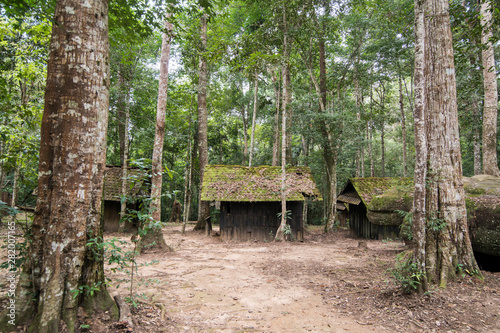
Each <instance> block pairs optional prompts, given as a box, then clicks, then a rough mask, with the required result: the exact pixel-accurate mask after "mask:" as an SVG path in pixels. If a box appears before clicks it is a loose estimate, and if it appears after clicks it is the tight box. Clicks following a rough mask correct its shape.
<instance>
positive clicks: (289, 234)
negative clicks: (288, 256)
mask: <svg viewBox="0 0 500 333" xmlns="http://www.w3.org/2000/svg"><path fill="white" fill-rule="evenodd" d="M283 236H284V237H285V240H288V241H293V240H294V239H295V236H294V235H293V231H292V226H291V225H289V224H287V225H285V227H284V228H283Z"/></svg>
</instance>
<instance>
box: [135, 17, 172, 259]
mask: <svg viewBox="0 0 500 333" xmlns="http://www.w3.org/2000/svg"><path fill="white" fill-rule="evenodd" d="M170 16H171V15H170V13H167V14H166V15H165V24H164V32H163V35H162V43H161V57H160V79H159V83H158V104H157V107H156V129H155V141H154V145H153V158H152V170H151V172H152V177H151V204H150V208H151V210H152V218H153V221H151V222H152V225H151V226H147V227H148V229H149V231H148V233H146V234H145V235H144V236H142V237H141V240H140V243H139V245H140V246H139V248H141V249H142V248H144V247H145V246H151V245H153V244H154V245H155V246H157V247H159V248H160V249H162V250H165V249H167V248H168V247H167V244H166V243H165V239H164V238H163V233H162V230H161V223H159V222H161V189H162V180H163V162H162V161H163V159H162V158H163V140H164V137H165V114H166V110H167V93H168V62H169V60H170V43H171V41H172V23H171V22H169V21H170Z"/></svg>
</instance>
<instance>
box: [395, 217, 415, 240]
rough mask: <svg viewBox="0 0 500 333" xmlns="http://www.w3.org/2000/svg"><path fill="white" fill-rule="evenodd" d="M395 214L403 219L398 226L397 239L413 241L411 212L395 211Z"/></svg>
mask: <svg viewBox="0 0 500 333" xmlns="http://www.w3.org/2000/svg"><path fill="white" fill-rule="evenodd" d="M396 213H398V214H399V215H400V216H401V217H403V223H401V225H400V226H399V237H401V238H403V239H407V240H410V241H411V240H412V239H413V230H412V224H413V212H406V211H404V210H397V211H396Z"/></svg>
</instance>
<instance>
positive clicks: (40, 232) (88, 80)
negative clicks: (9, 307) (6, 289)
mask: <svg viewBox="0 0 500 333" xmlns="http://www.w3.org/2000/svg"><path fill="white" fill-rule="evenodd" d="M107 13H108V5H107V1H98V0H96V1H90V2H86V3H85V4H84V3H82V2H81V1H75V0H60V1H58V2H57V4H56V8H55V13H54V21H55V23H54V24H53V26H52V39H51V43H50V54H49V61H48V64H47V83H46V90H45V107H44V114H43V119H42V126H41V134H40V138H41V143H40V163H39V173H38V174H39V181H38V200H37V206H36V210H35V217H34V221H33V225H32V236H31V237H30V240H29V242H28V244H29V247H28V250H27V255H26V261H25V262H24V263H23V267H22V272H21V275H20V276H19V282H18V284H17V289H16V297H15V299H16V318H15V324H22V323H25V322H27V321H30V322H31V330H32V331H36V332H50V333H53V332H59V331H63V330H64V331H65V332H75V331H77V330H78V327H79V326H80V325H79V324H80V323H79V321H78V317H77V311H78V308H79V307H84V308H85V309H86V311H87V313H92V312H93V311H97V310H99V311H100V310H102V311H109V314H111V315H113V316H115V315H117V314H118V313H117V308H116V305H115V303H114V302H113V300H112V299H111V297H110V296H109V294H108V292H107V289H106V282H105V280H104V267H103V260H102V258H103V253H102V251H101V250H100V249H99V247H92V246H87V245H86V244H88V243H89V241H90V240H91V239H99V238H100V237H102V225H101V223H100V211H101V196H102V188H103V175H104V168H105V151H106V131H107V122H108V106H109V87H108V83H109V67H108V66H109V64H108V59H109V48H108V34H107V31H108V25H107V22H108V19H107V18H108V17H107ZM68 36H71V38H68ZM82 119H84V120H85V121H82ZM96 253H97V255H96ZM82 286H92V287H96V286H98V290H97V291H96V292H94V293H93V294H90V293H85V292H84V293H81V294H76V297H74V296H75V294H74V293H73V292H72V291H74V290H79V288H80V287H82ZM6 314H7V313H6V312H4V313H3V314H2V319H1V321H0V330H1V331H3V332H6V331H9V330H12V329H14V330H16V331H19V330H18V329H16V327H15V326H12V325H10V324H8V320H10V318H9V317H7V316H6ZM64 326H65V328H64Z"/></svg>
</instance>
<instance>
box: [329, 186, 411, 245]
mask: <svg viewBox="0 0 500 333" xmlns="http://www.w3.org/2000/svg"><path fill="white" fill-rule="evenodd" d="M412 195H413V179H412V178H390V177H368V178H362V177H359V178H351V179H349V180H348V182H347V184H346V185H345V186H344V188H343V189H342V191H341V192H340V194H339V195H338V197H337V201H338V202H343V203H346V204H348V205H349V227H350V228H351V229H352V230H353V231H354V232H355V233H356V234H357V235H359V236H361V237H363V238H368V239H384V238H397V237H398V236H399V226H400V225H401V223H402V222H403V217H402V216H401V215H400V214H399V213H398V212H397V211H398V210H401V211H410V210H411V207H412V203H413V202H412V201H413V197H412Z"/></svg>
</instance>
